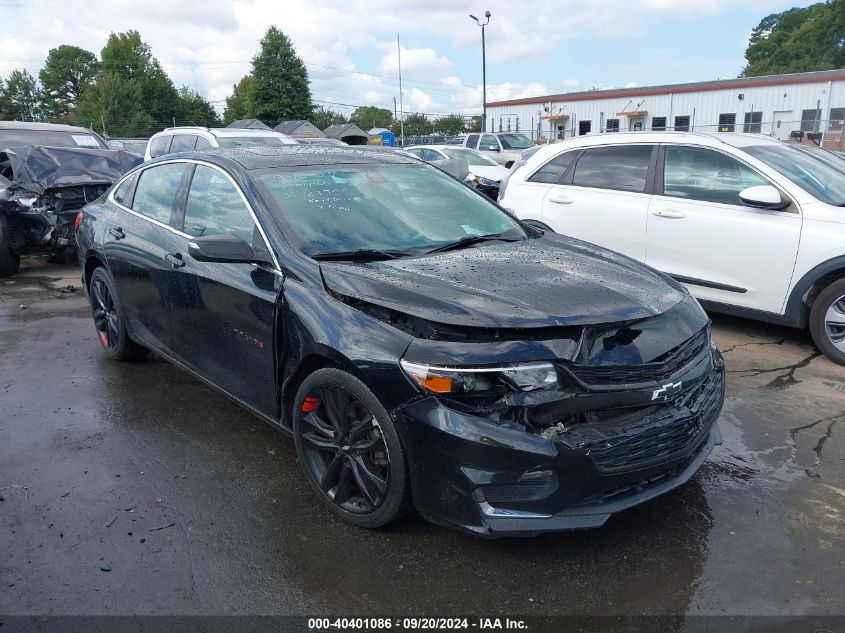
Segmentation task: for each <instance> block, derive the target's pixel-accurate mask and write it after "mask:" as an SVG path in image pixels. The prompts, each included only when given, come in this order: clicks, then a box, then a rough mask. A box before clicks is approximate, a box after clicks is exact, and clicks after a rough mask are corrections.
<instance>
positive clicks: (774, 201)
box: [739, 185, 790, 210]
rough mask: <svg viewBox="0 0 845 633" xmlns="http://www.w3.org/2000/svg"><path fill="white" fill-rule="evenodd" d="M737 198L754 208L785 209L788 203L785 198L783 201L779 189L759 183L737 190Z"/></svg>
mask: <svg viewBox="0 0 845 633" xmlns="http://www.w3.org/2000/svg"><path fill="white" fill-rule="evenodd" d="M739 199H740V200H742V202H743V204H745V205H747V206H749V207H754V208H755V209H772V210H778V209H785V208H786V207H788V206H789V205H790V202H789V201H788V200H787V201H785V202H784V200H783V198H781V197H780V191H778V190H777V189H775V188H774V187H773V186H772V185H759V186H757V187H748V188H747V189H743V190H742V191H740V192H739Z"/></svg>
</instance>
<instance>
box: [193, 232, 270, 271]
mask: <svg viewBox="0 0 845 633" xmlns="http://www.w3.org/2000/svg"><path fill="white" fill-rule="evenodd" d="M188 253H190V255H191V257H193V258H194V259H195V260H197V261H198V262H218V263H230V264H252V263H256V264H257V263H269V262H270V258H269V257H267V255H266V254H265V253H257V252H255V251H254V250H253V248H252V247H251V246H250V245H249V244H247V243H246V242H244V240H243V239H242V238H240V237H238V236H237V235H208V236H205V237H194V238H191V240H190V241H189V242H188Z"/></svg>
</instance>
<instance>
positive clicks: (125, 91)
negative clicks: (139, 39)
mask: <svg viewBox="0 0 845 633" xmlns="http://www.w3.org/2000/svg"><path fill="white" fill-rule="evenodd" d="M141 101H142V94H141V85H140V84H139V83H137V82H134V81H126V80H125V78H124V77H123V76H122V75H121V74H119V73H116V72H114V71H110V70H107V71H104V72H101V73H100V74H99V76H98V77H97V83H95V84H92V85H90V86H88V87H87V88H86V89H85V91H84V92H83V93H82V97H80V99H79V102H78V103H77V106H76V108H75V109H74V111H73V113H72V114H71V120H72V121H73V122H74V123H76V124H77V125H83V126H85V127H90V128H91V129H93V130H96V131H98V132H100V133H101V134H103V135H104V136H112V137H133V136H147V135H149V134H152V133H154V132H157V131H158V130H159V129H161V128H160V126H156V125H154V124H153V121H152V118H151V117H150V115H149V114H148V113H147V112H146V111H145V110H144V107H143V105H142V103H141Z"/></svg>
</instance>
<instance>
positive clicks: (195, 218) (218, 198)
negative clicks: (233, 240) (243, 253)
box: [183, 165, 255, 245]
mask: <svg viewBox="0 0 845 633" xmlns="http://www.w3.org/2000/svg"><path fill="white" fill-rule="evenodd" d="M183 230H184V232H185V233H187V234H188V235H191V236H193V237H203V236H207V235H237V236H238V237H240V238H241V239H243V240H244V241H245V242H246V243H247V244H250V245H252V244H253V235H254V231H255V223H254V222H253V221H252V215H250V213H249V209H247V207H246V205H245V204H244V201H243V199H242V198H241V195H240V193H239V192H238V190H237V189H236V188H235V186H234V185H232V183H231V182H230V181H229V179H228V178H226V176H224V175H223V174H222V173H220V172H219V171H217V170H216V169H212V168H211V167H207V166H205V165H197V167H196V170H195V171H194V177H193V178H192V179H191V188H190V191H189V192H188V200H187V202H186V204H185V223H184V229H183Z"/></svg>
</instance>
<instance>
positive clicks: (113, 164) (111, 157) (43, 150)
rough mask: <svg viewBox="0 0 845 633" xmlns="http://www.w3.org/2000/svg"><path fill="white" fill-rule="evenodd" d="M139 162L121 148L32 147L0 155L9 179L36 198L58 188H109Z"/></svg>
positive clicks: (139, 162)
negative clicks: (9, 174)
mask: <svg viewBox="0 0 845 633" xmlns="http://www.w3.org/2000/svg"><path fill="white" fill-rule="evenodd" d="M142 162H143V159H142V158H141V157H140V156H138V155H136V154H131V153H130V152H127V151H126V150H122V149H88V148H81V147H40V146H33V147H15V148H9V149H5V150H3V151H2V152H0V165H2V164H3V163H8V167H9V169H10V170H11V174H12V177H11V178H10V180H12V181H13V182H14V184H15V185H16V186H17V187H18V188H20V189H25V190H26V191H29V192H32V193H35V194H38V195H40V194H42V193H44V192H45V191H46V190H47V189H54V188H59V187H78V186H80V185H104V184H107V185H110V184H112V183H113V182H115V181H116V180H118V179H119V178H120V177H121V176H122V175H123V174H125V173H126V172H127V171H129V170H130V169H132V168H133V167H135V166H136V165H139V164H141V163H142Z"/></svg>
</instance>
